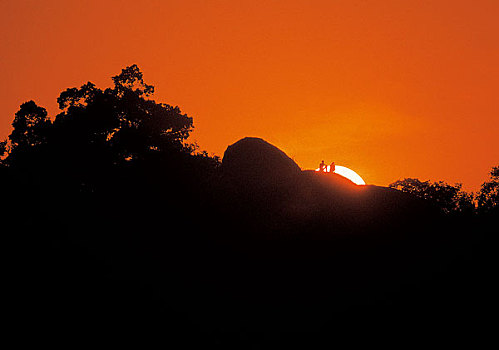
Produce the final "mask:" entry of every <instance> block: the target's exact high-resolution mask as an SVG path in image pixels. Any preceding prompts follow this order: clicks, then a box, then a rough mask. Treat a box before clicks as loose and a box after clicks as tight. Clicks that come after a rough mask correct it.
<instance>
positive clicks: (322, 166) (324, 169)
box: [319, 161, 336, 173]
mask: <svg viewBox="0 0 499 350" xmlns="http://www.w3.org/2000/svg"><path fill="white" fill-rule="evenodd" d="M335 170H336V165H335V164H334V162H332V163H331V165H330V166H329V172H330V173H334V171H335ZM319 171H321V172H323V173H326V172H328V171H327V166H326V163H324V161H322V162H321V164H319Z"/></svg>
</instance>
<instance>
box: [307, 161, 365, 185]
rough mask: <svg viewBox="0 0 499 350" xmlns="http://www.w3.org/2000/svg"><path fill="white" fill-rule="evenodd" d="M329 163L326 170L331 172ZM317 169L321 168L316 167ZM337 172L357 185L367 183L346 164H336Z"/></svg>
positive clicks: (335, 171)
mask: <svg viewBox="0 0 499 350" xmlns="http://www.w3.org/2000/svg"><path fill="white" fill-rule="evenodd" d="M329 169H330V167H329V165H328V166H326V172H329ZM315 171H319V169H316V170H315ZM334 173H335V174H338V175H341V176H343V177H346V178H347V179H348V180H350V181H352V182H353V183H354V184H356V185H365V184H366V183H365V181H364V180H363V179H362V178H361V177H360V176H359V174H357V173H356V172H355V171H353V170H352V169H348V168H347V167H346V166H341V165H336V166H335V170H334Z"/></svg>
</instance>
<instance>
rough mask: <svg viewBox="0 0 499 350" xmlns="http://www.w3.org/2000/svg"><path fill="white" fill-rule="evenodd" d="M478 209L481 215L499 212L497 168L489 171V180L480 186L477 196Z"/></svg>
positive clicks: (498, 173)
mask: <svg viewBox="0 0 499 350" xmlns="http://www.w3.org/2000/svg"><path fill="white" fill-rule="evenodd" d="M477 201H478V209H479V210H480V212H482V213H491V212H497V211H498V210H499V166H496V167H493V168H492V170H491V171H490V180H489V181H486V182H484V183H483V184H482V187H481V188H480V191H479V192H478V194H477Z"/></svg>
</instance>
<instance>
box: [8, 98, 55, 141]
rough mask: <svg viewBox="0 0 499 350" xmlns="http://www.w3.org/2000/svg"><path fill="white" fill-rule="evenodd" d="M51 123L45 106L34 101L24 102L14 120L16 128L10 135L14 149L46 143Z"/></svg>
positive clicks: (13, 123)
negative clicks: (40, 105)
mask: <svg viewBox="0 0 499 350" xmlns="http://www.w3.org/2000/svg"><path fill="white" fill-rule="evenodd" d="M50 125H51V122H50V120H49V119H48V117H47V111H46V110H45V108H43V107H39V106H37V104H36V103H35V102H33V101H28V102H25V103H23V104H22V105H21V107H20V109H19V111H18V112H17V113H16V115H15V118H14V121H13V122H12V127H13V128H14V130H13V131H12V133H11V134H10V136H9V139H10V142H11V147H12V149H13V150H16V149H17V148H18V147H20V148H26V147H33V146H37V145H41V144H43V143H45V142H46V141H47V131H48V128H49V127H50Z"/></svg>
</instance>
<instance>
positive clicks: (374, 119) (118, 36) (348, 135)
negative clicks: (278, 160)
mask: <svg viewBox="0 0 499 350" xmlns="http://www.w3.org/2000/svg"><path fill="white" fill-rule="evenodd" d="M0 16H1V19H0V33H1V55H0V62H1V64H0V76H1V77H2V83H1V84H0V138H2V139H3V138H5V137H6V136H7V135H8V134H9V133H10V124H11V122H12V119H13V116H14V113H15V112H16V111H17V110H18V108H19V105H20V104H21V103H22V102H24V101H27V100H30V99H33V100H35V101H36V102H37V103H38V104H39V105H41V106H44V107H45V108H47V109H48V111H49V114H50V115H51V116H52V117H54V116H55V114H56V113H57V105H56V98H57V97H58V95H59V93H60V92H61V91H62V90H64V89H66V88H68V87H74V86H80V85H82V84H83V83H85V82H86V81H92V82H94V83H96V84H97V85H98V86H100V87H108V86H110V85H111V79H110V77H111V76H113V75H116V74H118V73H119V72H120V70H121V68H123V67H125V66H127V65H130V64H133V63H137V64H138V65H139V67H140V68H141V69H142V71H143V72H144V76H145V80H146V82H148V83H150V84H153V85H155V87H156V95H155V98H156V99H157V100H159V101H162V102H166V103H169V104H172V105H178V106H179V107H180V108H181V109H182V111H183V112H186V113H187V114H188V115H190V116H191V117H193V118H194V124H195V127H196V131H195V132H194V133H193V135H192V137H191V141H196V142H197V143H198V144H199V145H200V147H201V149H204V150H207V151H208V152H210V153H215V154H218V155H220V156H221V155H223V151H224V150H225V148H226V147H227V146H228V145H229V144H231V143H233V142H235V141H237V140H238V139H239V138H242V137H244V136H258V137H262V138H264V139H265V140H267V141H269V142H271V143H273V144H274V145H276V146H277V147H279V148H281V149H282V150H283V151H285V152H286V153H287V154H288V155H289V156H291V157H292V158H293V159H295V161H296V162H297V163H298V164H299V165H300V166H301V167H302V168H304V169H307V168H308V169H315V168H316V167H317V166H318V164H319V162H320V161H321V160H322V159H324V160H325V161H326V162H328V163H329V162H331V161H333V160H334V161H335V162H336V163H337V164H339V165H344V166H347V167H349V168H351V169H354V170H355V171H356V172H357V173H359V174H360V175H361V176H362V177H363V178H364V180H365V181H366V182H367V183H371V184H378V185H387V184H389V183H390V182H393V181H395V180H397V179H399V178H404V177H418V178H420V179H422V180H427V179H431V180H434V181H436V180H443V181H447V182H450V183H454V182H462V183H463V184H464V187H465V189H467V190H477V189H478V188H479V185H480V183H482V182H483V181H485V180H486V179H487V178H488V172H489V171H490V169H491V167H492V166H495V165H499V147H498V144H497V139H498V135H499V120H498V118H499V107H498V98H497V93H498V86H499V21H498V18H499V1H496V0H491V1H476V0H475V1H457V0H450V1H436V0H434V1H383V0H377V1H353V0H347V1H333V0H329V1H313V0H308V1H291V0H286V1H256V0H253V1H240V0H238V1H216V0H213V1H187V0H183V1H127V0H120V1H105V0H100V1H84V0H79V1H68V0H65V1H50V0H43V1H41V0H40V1H26V0H3V1H1V2H0Z"/></svg>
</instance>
